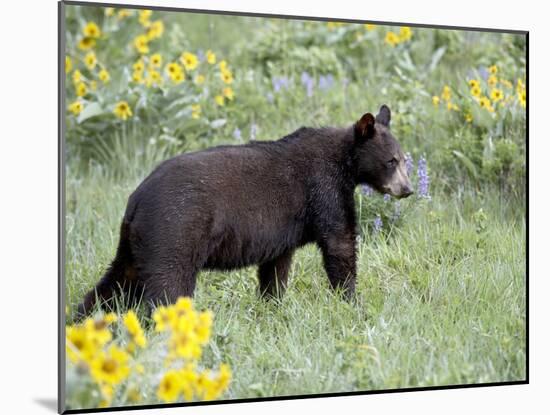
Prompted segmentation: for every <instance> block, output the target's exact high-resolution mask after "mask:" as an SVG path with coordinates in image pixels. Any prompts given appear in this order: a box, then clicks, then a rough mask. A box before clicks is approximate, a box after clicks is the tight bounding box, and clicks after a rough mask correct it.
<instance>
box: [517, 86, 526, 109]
mask: <svg viewBox="0 0 550 415" xmlns="http://www.w3.org/2000/svg"><path fill="white" fill-rule="evenodd" d="M518 100H519V104H520V105H521V106H522V107H523V108H525V107H526V105H527V92H526V91H525V90H523V91H520V92H518Z"/></svg>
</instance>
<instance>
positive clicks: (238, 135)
mask: <svg viewBox="0 0 550 415" xmlns="http://www.w3.org/2000/svg"><path fill="white" fill-rule="evenodd" d="M233 138H234V139H235V140H239V141H242V139H243V136H242V134H241V130H239V129H238V128H235V130H234V131H233Z"/></svg>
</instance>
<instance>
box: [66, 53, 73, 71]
mask: <svg viewBox="0 0 550 415" xmlns="http://www.w3.org/2000/svg"><path fill="white" fill-rule="evenodd" d="M72 69H73V61H72V60H71V58H70V57H69V56H65V73H69V72H71V71H72Z"/></svg>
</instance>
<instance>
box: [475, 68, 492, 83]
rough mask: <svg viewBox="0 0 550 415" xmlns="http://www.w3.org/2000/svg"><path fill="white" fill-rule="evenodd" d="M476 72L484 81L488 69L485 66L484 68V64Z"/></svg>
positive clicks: (487, 74) (487, 75)
mask: <svg viewBox="0 0 550 415" xmlns="http://www.w3.org/2000/svg"><path fill="white" fill-rule="evenodd" d="M477 72H478V73H479V76H481V78H482V79H483V80H484V81H486V80H487V78H488V77H489V71H488V70H487V68H485V67H484V66H481V67H480V68H479V69H478V70H477Z"/></svg>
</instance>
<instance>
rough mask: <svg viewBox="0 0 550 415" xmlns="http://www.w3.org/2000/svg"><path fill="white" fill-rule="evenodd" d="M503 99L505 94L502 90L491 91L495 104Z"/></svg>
mask: <svg viewBox="0 0 550 415" xmlns="http://www.w3.org/2000/svg"><path fill="white" fill-rule="evenodd" d="M502 98H504V94H503V92H502V90H501V89H498V88H494V89H492V90H491V99H492V100H493V101H494V102H499V101H500V100H501V99H502Z"/></svg>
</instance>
